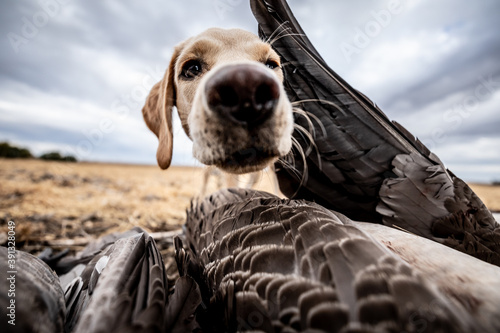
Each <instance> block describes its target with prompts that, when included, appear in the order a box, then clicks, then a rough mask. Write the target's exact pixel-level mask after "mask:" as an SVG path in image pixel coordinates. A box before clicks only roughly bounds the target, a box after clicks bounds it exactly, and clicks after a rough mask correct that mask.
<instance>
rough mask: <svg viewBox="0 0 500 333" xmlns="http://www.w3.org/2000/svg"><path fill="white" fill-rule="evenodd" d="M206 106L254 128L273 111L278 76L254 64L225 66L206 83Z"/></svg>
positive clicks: (277, 95)
mask: <svg viewBox="0 0 500 333" xmlns="http://www.w3.org/2000/svg"><path fill="white" fill-rule="evenodd" d="M205 93H206V97H207V102H208V106H209V107H210V109H211V110H213V111H214V112H217V113H218V114H219V115H221V116H223V117H225V118H227V119H229V120H231V121H233V122H236V123H240V124H243V125H246V126H248V127H254V126H256V125H258V124H260V123H262V122H263V121H265V120H266V119H268V118H269V116H270V115H271V114H272V113H273V110H274V108H275V106H276V104H277V103H278V99H279V97H280V88H279V85H278V81H277V79H276V78H275V77H274V75H273V74H272V73H270V72H269V70H268V69H266V68H264V67H261V66H258V65H253V64H236V65H228V66H225V67H223V68H221V69H219V70H218V71H217V73H215V74H214V75H213V76H212V77H211V78H210V79H209V80H208V82H207V83H206V86H205Z"/></svg>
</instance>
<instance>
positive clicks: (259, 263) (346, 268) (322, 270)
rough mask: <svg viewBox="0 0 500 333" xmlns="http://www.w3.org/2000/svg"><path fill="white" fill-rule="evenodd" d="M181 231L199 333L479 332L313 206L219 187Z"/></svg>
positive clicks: (403, 268) (341, 221) (368, 242)
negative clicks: (196, 288) (196, 298)
mask: <svg viewBox="0 0 500 333" xmlns="http://www.w3.org/2000/svg"><path fill="white" fill-rule="evenodd" d="M221 198H222V199H221ZM215 203H217V204H215ZM185 233H186V240H187V244H186V247H185V250H186V251H188V252H189V253H190V258H191V265H190V268H189V269H188V274H189V275H191V276H193V278H194V279H195V280H196V281H197V283H198V284H199V285H200V289H201V290H202V298H203V303H202V305H203V306H202V307H201V308H200V309H199V313H198V314H197V319H198V321H199V323H200V325H201V327H202V329H203V331H207V332H210V331H213V332H236V331H255V332H257V331H258V332H361V331H362V332H381V331H384V332H385V331H387V332H400V331H408V332H417V331H418V332H474V331H481V330H483V328H481V324H480V323H477V322H475V321H474V320H473V319H472V318H471V317H470V316H469V315H468V314H467V313H466V312H465V311H464V310H463V308H461V307H460V305H458V304H457V303H455V302H453V301H450V300H449V299H447V298H446V297H445V296H443V295H442V294H441V293H440V292H439V291H437V288H435V286H433V285H432V284H430V283H427V282H426V281H424V280H423V279H422V278H421V277H420V276H419V275H418V274H417V273H416V272H415V271H414V270H413V269H412V267H410V266H409V265H407V264H406V263H404V262H403V261H402V260H401V259H400V258H398V257H396V256H394V255H393V254H392V253H391V252H390V251H389V250H387V248H385V247H383V246H381V245H380V243H378V242H377V241H375V240H374V239H373V238H371V237H370V236H369V235H367V234H365V233H364V232H363V231H361V230H360V229H358V228H357V227H356V226H355V225H354V224H353V223H352V222H351V221H350V220H349V219H348V218H346V217H345V216H343V215H341V214H338V213H334V212H332V211H329V210H327V209H325V208H323V207H321V206H319V205H316V204H314V203H310V202H306V201H302V200H289V199H279V198H277V197H274V196H270V195H269V194H267V193H263V192H258V191H253V190H244V189H238V190H235V189H233V190H223V191H220V192H217V193H215V194H213V195H212V196H211V197H209V198H207V199H206V200H205V201H203V202H200V203H197V204H193V206H192V207H191V209H190V210H189V211H188V216H187V221H186V230H185ZM177 246H178V247H179V246H180V244H179V243H177ZM178 250H179V249H178ZM203 309H206V310H203ZM214 318H220V319H217V320H214Z"/></svg>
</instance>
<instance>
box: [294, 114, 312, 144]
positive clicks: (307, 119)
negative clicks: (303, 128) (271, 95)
mask: <svg viewBox="0 0 500 333" xmlns="http://www.w3.org/2000/svg"><path fill="white" fill-rule="evenodd" d="M292 113H295V114H299V115H301V116H303V117H304V118H305V119H306V122H307V126H308V127H309V132H310V133H311V135H312V136H313V138H315V137H316V129H315V128H314V125H313V123H312V121H311V118H310V117H309V115H308V114H307V112H305V111H304V110H301V109H299V108H292Z"/></svg>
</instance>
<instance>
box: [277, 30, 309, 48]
mask: <svg viewBox="0 0 500 333" xmlns="http://www.w3.org/2000/svg"><path fill="white" fill-rule="evenodd" d="M293 36H301V37H302V36H305V35H304V34H297V33H294V34H283V35H280V36H277V37H276V38H274V39H273V40H272V41H270V42H269V44H270V45H273V43H275V42H277V41H278V40H280V39H281V38H284V37H293Z"/></svg>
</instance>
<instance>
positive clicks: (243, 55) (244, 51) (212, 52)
mask: <svg viewBox="0 0 500 333" xmlns="http://www.w3.org/2000/svg"><path fill="white" fill-rule="evenodd" d="M272 53H274V51H273V50H272V49H271V47H270V45H269V44H267V43H265V42H263V41H261V40H260V38H259V37H258V36H256V35H255V34H253V33H251V32H248V31H245V30H242V29H220V28H211V29H208V30H206V31H204V32H202V33H201V34H199V35H197V36H195V37H192V38H191V39H190V40H189V41H188V42H187V43H186V45H185V47H184V49H183V51H182V53H181V56H180V58H181V59H190V58H199V59H203V60H204V61H205V62H208V64H209V65H214V64H215V63H217V62H219V61H227V60H235V59H247V60H255V61H265V60H266V59H267V58H268V57H269V56H270V54H272Z"/></svg>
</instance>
